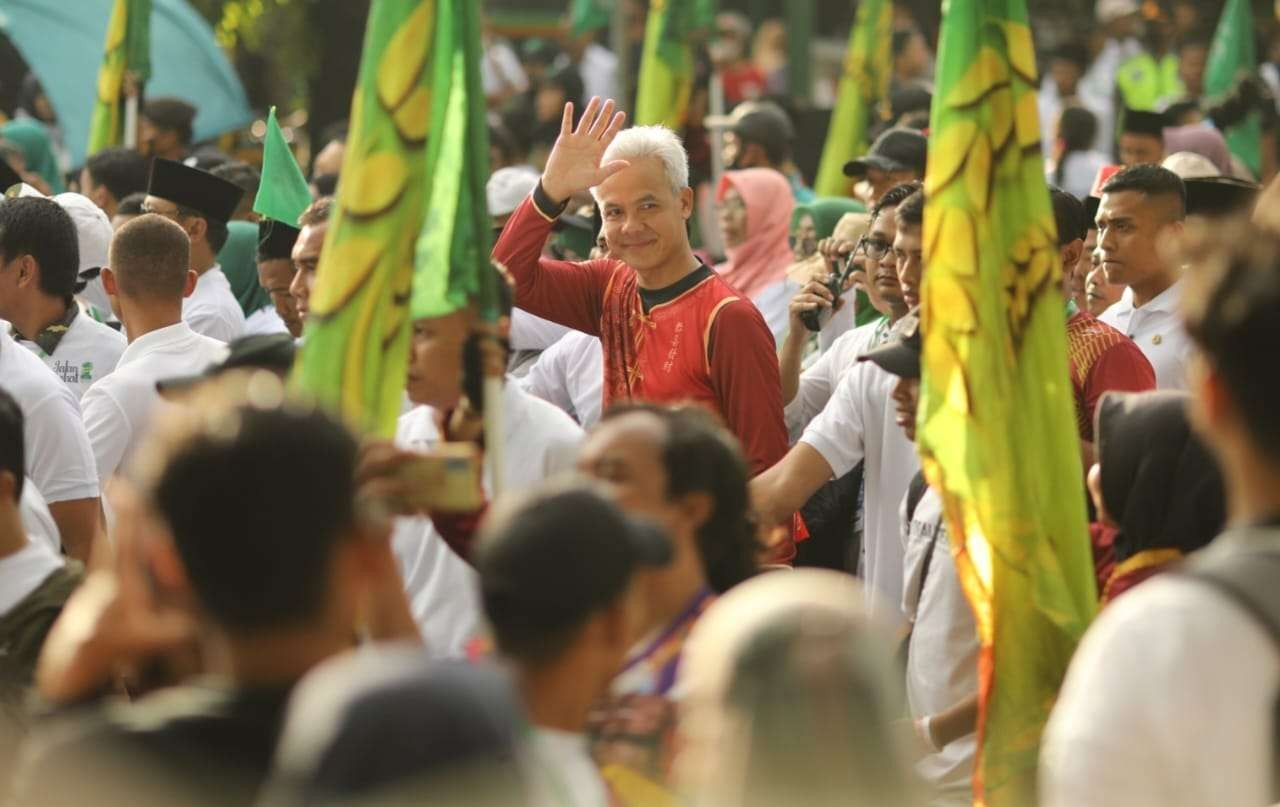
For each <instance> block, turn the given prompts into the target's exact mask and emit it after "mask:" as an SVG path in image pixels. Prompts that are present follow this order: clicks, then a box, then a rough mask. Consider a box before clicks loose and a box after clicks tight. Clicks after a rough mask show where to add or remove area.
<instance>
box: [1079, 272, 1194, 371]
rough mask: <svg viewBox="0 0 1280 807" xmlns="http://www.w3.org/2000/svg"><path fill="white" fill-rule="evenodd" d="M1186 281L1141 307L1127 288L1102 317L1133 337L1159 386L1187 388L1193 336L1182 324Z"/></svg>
mask: <svg viewBox="0 0 1280 807" xmlns="http://www.w3.org/2000/svg"><path fill="white" fill-rule="evenodd" d="M1183 282H1184V281H1183V280H1182V279H1179V280H1178V282H1176V283H1174V284H1173V285H1172V286H1170V287H1169V288H1167V289H1165V290H1164V291H1162V292H1161V293H1160V294H1158V295H1156V296H1155V297H1154V298H1152V299H1151V300H1148V301H1147V304H1146V305H1144V306H1142V307H1141V308H1134V306H1133V290H1132V289H1130V288H1125V290H1124V293H1123V294H1122V295H1120V301H1119V302H1117V303H1116V304H1115V305H1113V306H1111V307H1110V308H1108V309H1107V310H1106V311H1103V312H1102V316H1100V317H1098V319H1100V320H1102V321H1103V322H1105V323H1106V324H1108V325H1110V326H1111V327H1112V328H1115V329H1116V330H1118V331H1120V332H1121V333H1123V334H1124V335H1126V336H1128V337H1129V338H1130V339H1132V340H1133V342H1134V344H1136V345H1137V346H1138V349H1139V350H1141V351H1142V355H1144V356H1146V357H1147V360H1148V361H1150V362H1151V367H1152V368H1153V369H1154V370H1155V371H1156V389H1167V390H1185V389H1186V388H1187V360H1188V359H1189V358H1190V356H1191V337H1190V336H1188V335H1187V330H1186V328H1185V327H1183V324H1182V312H1181V311H1180V310H1179V309H1180V306H1181V302H1182V288H1183Z"/></svg>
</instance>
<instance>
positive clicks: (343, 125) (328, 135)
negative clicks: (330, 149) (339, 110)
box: [320, 119, 351, 148]
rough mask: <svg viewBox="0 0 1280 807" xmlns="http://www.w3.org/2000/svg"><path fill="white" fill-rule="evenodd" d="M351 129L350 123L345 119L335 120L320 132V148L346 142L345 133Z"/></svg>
mask: <svg viewBox="0 0 1280 807" xmlns="http://www.w3.org/2000/svg"><path fill="white" fill-rule="evenodd" d="M350 129H351V123H350V122H349V121H347V120H345V119H343V120H336V121H334V122H333V123H330V124H328V125H326V126H325V127H324V128H323V129H321V130H320V146H321V148H323V147H325V146H327V145H329V144H330V143H332V142H334V141H337V142H339V143H346V142H347V132H348V131H349V130H350Z"/></svg>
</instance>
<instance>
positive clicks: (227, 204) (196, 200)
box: [147, 157, 244, 224]
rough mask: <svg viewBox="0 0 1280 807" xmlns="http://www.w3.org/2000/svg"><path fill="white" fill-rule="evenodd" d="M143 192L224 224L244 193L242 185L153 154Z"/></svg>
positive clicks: (229, 218)
mask: <svg viewBox="0 0 1280 807" xmlns="http://www.w3.org/2000/svg"><path fill="white" fill-rule="evenodd" d="M147 194H148V195H150V196H158V197H160V198H161V199H168V200H169V201H170V202H173V203H174V204H175V205H181V206H183V207H189V208H191V209H192V210H195V211H197V212H199V213H200V214H201V215H202V216H204V217H205V218H208V219H213V220H215V221H220V222H223V223H224V224H225V223H226V222H228V221H231V216H232V214H234V213H235V211H236V207H238V206H239V204H240V197H242V196H244V189H242V188H240V187H239V186H237V185H234V184H232V183H230V182H228V181H226V180H225V179H219V178H218V177H215V176H214V175H213V174H210V173H209V172H207V171H201V170H200V169H199V168H192V167H191V166H189V165H183V164H182V163H180V162H174V161H173V160H165V159H162V158H160V157H157V158H156V159H155V160H154V161H152V163H151V178H150V179H149V180H147Z"/></svg>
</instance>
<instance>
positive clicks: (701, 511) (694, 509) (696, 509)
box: [675, 491, 716, 528]
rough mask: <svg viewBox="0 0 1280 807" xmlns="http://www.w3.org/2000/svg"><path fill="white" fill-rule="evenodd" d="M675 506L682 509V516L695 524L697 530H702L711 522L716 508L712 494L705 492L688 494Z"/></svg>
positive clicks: (680, 498) (678, 500) (687, 521)
mask: <svg viewBox="0 0 1280 807" xmlns="http://www.w3.org/2000/svg"><path fill="white" fill-rule="evenodd" d="M675 504H676V507H678V508H679V509H680V515H681V517H682V518H683V519H684V521H685V522H686V523H688V524H693V525H694V526H695V528H701V527H702V525H703V524H706V523H707V522H708V521H710V520H711V516H712V514H714V513H715V508H716V504H715V501H714V500H713V499H712V498H711V494H710V493H707V492H705V491H695V492H693V493H686V494H684V495H683V496H681V497H679V499H677V500H676V503H675Z"/></svg>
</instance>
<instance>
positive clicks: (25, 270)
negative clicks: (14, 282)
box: [18, 255, 40, 286]
mask: <svg viewBox="0 0 1280 807" xmlns="http://www.w3.org/2000/svg"><path fill="white" fill-rule="evenodd" d="M39 275H40V264H38V263H36V259H35V258H34V257H32V256H30V255H23V256H22V257H20V258H18V285H19V286H32V285H35V284H36V283H39V282H40V277H39Z"/></svg>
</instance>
